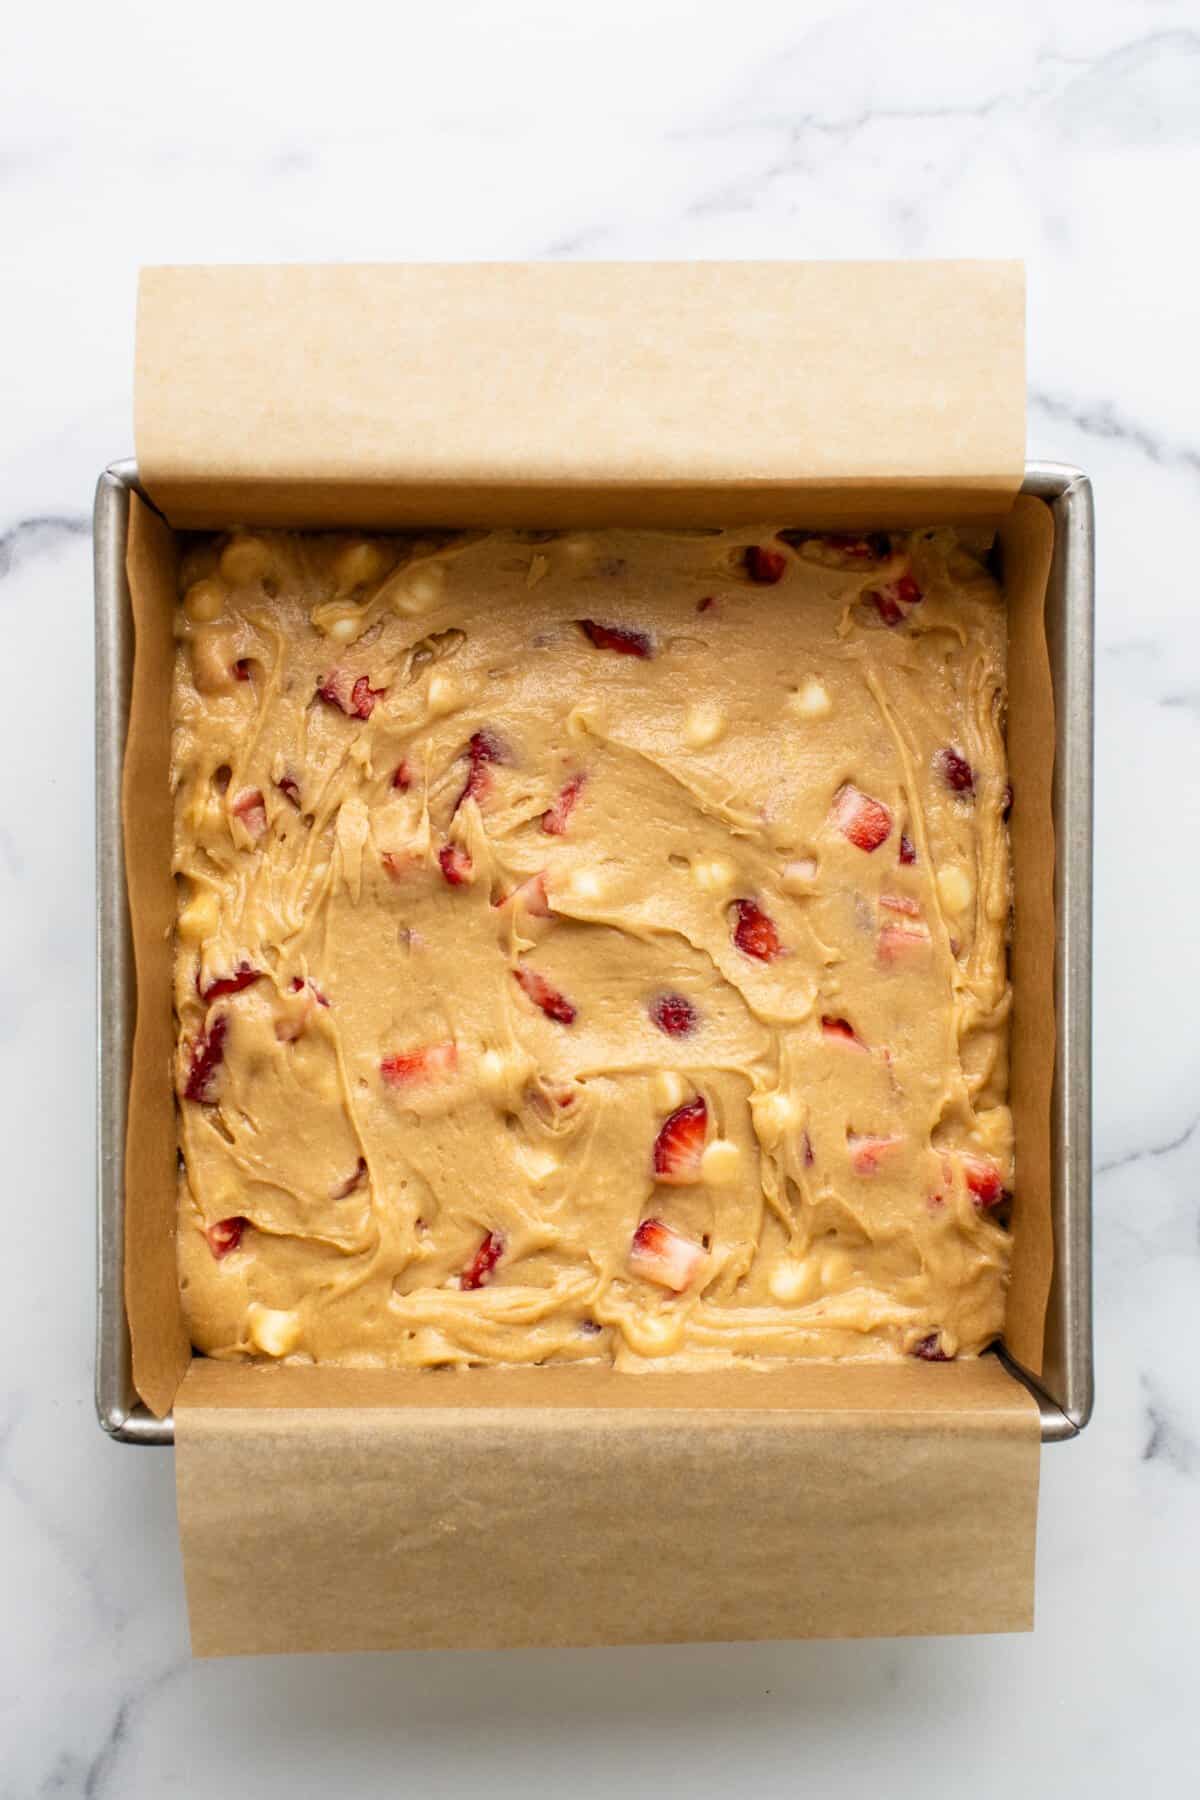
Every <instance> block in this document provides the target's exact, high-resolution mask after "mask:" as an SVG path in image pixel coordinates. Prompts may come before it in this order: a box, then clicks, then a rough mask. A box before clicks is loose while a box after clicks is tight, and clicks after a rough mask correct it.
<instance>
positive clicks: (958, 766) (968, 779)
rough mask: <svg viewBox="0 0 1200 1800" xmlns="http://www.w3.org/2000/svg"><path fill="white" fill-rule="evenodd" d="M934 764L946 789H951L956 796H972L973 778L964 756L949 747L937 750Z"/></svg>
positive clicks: (973, 788) (973, 789)
mask: <svg viewBox="0 0 1200 1800" xmlns="http://www.w3.org/2000/svg"><path fill="white" fill-rule="evenodd" d="M934 762H935V764H936V765H937V769H938V772H939V774H940V775H941V777H942V780H943V781H944V782H945V783H946V786H947V787H950V788H953V789H954V791H955V793H956V794H973V793H974V792H975V776H974V773H973V771H972V769H971V765H970V763H969V762H968V761H967V759H966V757H965V756H960V754H959V752H958V751H957V750H952V749H951V748H950V747H949V745H947V747H946V748H945V749H944V750H939V751H938V753H937V755H936V757H935V758H934Z"/></svg>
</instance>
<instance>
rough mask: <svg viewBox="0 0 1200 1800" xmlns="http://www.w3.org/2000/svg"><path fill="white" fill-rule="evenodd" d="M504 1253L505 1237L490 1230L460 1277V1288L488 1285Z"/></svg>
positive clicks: (469, 1288)
mask: <svg viewBox="0 0 1200 1800" xmlns="http://www.w3.org/2000/svg"><path fill="white" fill-rule="evenodd" d="M503 1255H504V1239H503V1238H502V1237H499V1236H498V1235H497V1233H496V1232H494V1231H489V1232H488V1234H487V1236H486V1237H485V1238H484V1240H483V1242H482V1244H480V1246H479V1248H478V1250H477V1251H476V1252H475V1254H474V1256H473V1257H472V1258H471V1260H470V1262H469V1263H468V1264H467V1266H466V1268H465V1269H464V1270H463V1272H462V1274H461V1275H460V1276H459V1278H458V1285H459V1287H460V1288H466V1289H468V1290H471V1289H474V1288H481V1287H486V1286H487V1284H488V1282H489V1281H490V1280H491V1279H492V1271H493V1269H494V1268H495V1267H496V1264H497V1263H498V1262H499V1261H500V1258H501V1257H502V1256H503Z"/></svg>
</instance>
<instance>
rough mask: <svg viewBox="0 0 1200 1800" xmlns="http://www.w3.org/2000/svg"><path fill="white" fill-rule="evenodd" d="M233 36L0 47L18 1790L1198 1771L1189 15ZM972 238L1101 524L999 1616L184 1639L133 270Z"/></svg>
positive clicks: (782, 1789)
mask: <svg viewBox="0 0 1200 1800" xmlns="http://www.w3.org/2000/svg"><path fill="white" fill-rule="evenodd" d="M268 13H271V14H273V15H275V16H278V9H268V8H254V7H252V6H246V5H245V4H241V5H236V6H235V5H231V4H229V3H228V0H210V4H209V5H207V6H206V7H204V8H203V9H199V10H197V9H194V8H178V7H169V6H167V7H164V6H161V5H159V6H151V5H149V4H139V3H136V0H110V4H109V5H107V6H106V7H104V8H96V7H91V6H86V7H85V6H84V5H82V4H74V5H72V4H62V3H61V0H60V3H59V4H51V5H49V6H46V7H43V8H40V9H38V8H23V9H21V11H20V14H19V17H15V18H14V19H13V20H11V21H10V24H9V28H8V33H7V38H6V52H7V53H6V56H5V59H4V66H3V70H2V71H0V97H2V98H0V241H2V242H3V244H4V248H5V263H6V268H5V277H4V281H3V285H2V286H0V321H2V323H3V326H4V330H3V334H2V338H0V370H2V376H0V393H2V394H3V406H2V408H0V466H2V469H3V480H2V482H0V645H2V656H0V668H2V669H3V671H4V705H3V708H2V709H0V734H2V738H3V746H4V758H3V766H4V768H5V770H6V772H7V784H6V803H5V805H4V807H3V809H2V810H0V892H2V894H3V917H4V918H5V919H6V921H7V927H6V930H5V933H4V936H3V940H2V943H0V1059H2V1060H0V1109H2V1112H3V1119H4V1126H5V1132H4V1142H5V1147H6V1153H7V1155H8V1156H9V1157H11V1159H12V1160H11V1163H10V1165H9V1166H10V1175H11V1177H12V1179H11V1180H10V1182H9V1184H8V1189H7V1193H6V1197H5V1207H4V1212H5V1233H4V1238H5V1258H4V1268H5V1276H4V1296H5V1304H4V1307H3V1310H2V1312H0V1348H2V1354H0V1520H2V1526H0V1594H2V1595H3V1601H2V1602H0V1796H3V1797H4V1800H28V1797H30V1796H35V1795H47V1796H49V1795H55V1796H58V1795H66V1796H86V1797H87V1800H117V1797H120V1800H126V1797H130V1796H132V1797H135V1800H136V1797H139V1796H159V1795H161V1794H165V1793H181V1794H186V1795H188V1796H189V1800H205V1797H206V1796H210V1795H211V1796H214V1797H216V1796H224V1795H226V1794H229V1793H238V1794H241V1793H248V1794H253V1795H254V1796H255V1800H271V1797H273V1796H280V1800H284V1797H286V1800H296V1796H298V1795H310V1794H312V1795H326V1794H350V1793H353V1794H355V1795H356V1796H360V1797H363V1800H370V1797H371V1796H376V1795H378V1796H383V1795H391V1794H393V1793H397V1792H413V1793H419V1794H422V1795H426V1796H430V1797H431V1800H432V1797H434V1796H438V1795H459V1794H465V1793H467V1792H471V1791H475V1790H476V1789H477V1788H479V1787H482V1786H483V1785H484V1784H486V1785H487V1787H488V1789H489V1791H492V1792H495V1793H498V1794H506V1793H511V1794H519V1793H522V1792H526V1791H541V1790H544V1791H558V1792H565V1793H570V1794H571V1795H572V1796H574V1797H575V1800H587V1797H589V1796H593V1795H595V1796H600V1795H607V1794H609V1793H611V1792H612V1791H614V1790H616V1791H622V1790H623V1791H625V1792H628V1793H635V1794H636V1793H644V1792H650V1791H657V1790H658V1788H659V1786H660V1784H669V1785H671V1786H672V1787H675V1788H678V1789H679V1790H680V1791H685V1790H686V1791H688V1792H690V1793H691V1794H694V1795H698V1796H703V1795H709V1794H712V1795H716V1794H722V1795H724V1794H728V1793H756V1794H757V1793H761V1794H785V1793H786V1794H791V1793H794V1792H798V1791H806V1792H807V1791H810V1790H811V1791H814V1792H816V1791H821V1790H822V1789H823V1788H825V1787H827V1786H829V1785H830V1784H832V1783H834V1782H836V1783H837V1786H838V1789H839V1791H845V1792H850V1793H859V1792H861V1793H867V1792H875V1791H884V1792H887V1793H888V1794H889V1795H890V1796H892V1797H893V1800H908V1797H909V1796H912V1797H913V1800H916V1797H917V1796H920V1797H921V1800H928V1797H929V1796H931V1795H941V1794H946V1795H951V1794H954V1795H957V1794H960V1793H969V1794H971V1795H972V1796H974V1797H975V1800H985V1797H991V1796H996V1797H1000V1796H1005V1797H1006V1800H1007V1796H1009V1795H1010V1794H1011V1793H1012V1791H1013V1790H1014V1788H1017V1789H1021V1790H1023V1791H1024V1792H1025V1793H1027V1794H1029V1795H1030V1796H1042V1795H1046V1796H1049V1795H1052V1794H1053V1795H1058V1794H1062V1793H1067V1794H1075V1793H1086V1794H1088V1795H1091V1796H1102V1795H1110V1794H1111V1795H1118V1794H1120V1795H1125V1794H1126V1793H1127V1792H1128V1791H1129V1790H1130V1788H1131V1786H1132V1785H1134V1784H1136V1786H1137V1787H1138V1788H1139V1789H1140V1790H1141V1791H1144V1792H1148V1793H1151V1794H1154V1795H1155V1796H1160V1795H1163V1796H1173V1795H1175V1794H1184V1793H1191V1792H1194V1781H1195V1768H1196V1759H1197V1753H1198V1751H1200V1727H1198V1720H1200V1709H1198V1708H1197V1706H1196V1703H1195V1698H1194V1692H1193V1690H1194V1664H1195V1641H1196V1640H1195V1621H1196V1617H1197V1611H1198V1607H1200V1558H1198V1556H1197V1550H1196V1542H1197V1523H1198V1518H1200V1510H1198V1508H1200V1384H1198V1383H1197V1380H1196V1376H1195V1363H1194V1356H1195V1341H1196V1320H1197V1318H1198V1317H1200V1239H1198V1221H1200V1213H1198V1210H1197V1209H1198V1201H1197V1194H1198V1192H1200V1179H1198V1177H1200V1131H1198V1129H1197V1126H1198V1124H1200V1032H1197V1030H1196V1027H1195V1018H1194V995H1195V993H1196V990H1197V985H1198V982H1200V934H1198V933H1197V931H1196V929H1195V920H1194V917H1193V915H1194V911H1195V906H1196V888H1197V879H1198V878H1200V860H1198V854H1197V844H1198V843H1200V803H1198V801H1197V794H1198V792H1200V785H1198V784H1197V781H1196V778H1195V773H1194V771H1195V768H1196V759H1197V755H1198V753H1200V647H1198V646H1200V633H1198V632H1197V629H1196V618H1197V595H1196V592H1195V578H1194V556H1193V549H1192V536H1193V533H1194V531H1195V516H1196V507H1197V500H1198V497H1200V494H1198V484H1200V436H1198V435H1197V423H1196V420H1197V411H1198V407H1197V402H1198V401H1200V383H1198V381H1197V377H1196V372H1195V371H1196V354H1195V344H1194V331H1195V319H1196V310H1197V274H1198V269H1200V260H1198V252H1197V249H1196V233H1195V230H1194V215H1195V194H1196V189H1197V184H1198V182H1200V109H1198V107H1197V100H1196V96H1197V92H1198V91H1200V5H1197V4H1196V3H1195V0H1192V3H1191V4H1188V3H1184V0H1158V3H1156V4H1145V3H1142V0H1093V4H1091V5H1089V6H1087V7H1083V6H1072V5H1067V6H1062V7H1057V8H1052V7H1047V6H1044V5H1035V4H1031V3H1030V0H1014V3H1013V4H1009V5H1007V6H1005V7H1003V8H1001V7H990V8H979V7H964V6H960V5H956V4H940V3H938V0H911V3H910V4H909V5H907V6H905V7H904V8H896V7H893V6H891V5H888V4H886V3H885V0H878V3H874V4H863V5H856V6H849V5H845V6H838V5H832V4H824V5H819V4H803V3H802V0H742V3H741V4H740V5H739V6H737V7H736V8H729V7H723V6H717V5H716V4H706V3H705V0H608V3H607V4H606V5H604V6H602V7H597V8H594V9H592V10H591V11H589V12H588V13H587V14H586V16H584V14H583V12H582V9H579V8H576V7H572V6H567V5H563V4H562V3H561V0H512V4H510V5H508V6H506V7H503V8H501V7H489V6H487V5H486V4H483V3H482V0H479V3H474V4H472V3H468V0H445V3H444V4H443V5H442V6H441V7H439V8H434V7H426V8H421V9H416V8H412V9H405V8H384V7H380V6H378V5H363V4H361V3H360V0H345V3H344V4H343V5H342V6H341V7H339V8H338V9H336V12H335V13H332V14H331V13H329V12H328V11H327V10H325V9H321V10H318V9H314V8H308V7H304V6H301V7H298V8H296V9H293V12H292V14H291V15H290V16H291V18H292V21H293V23H292V25H291V27H290V28H289V33H288V36H287V39H286V41H283V40H281V38H280V37H279V35H278V32H277V30H276V29H275V28H274V27H273V25H272V24H271V23H270V22H269V20H268V18H267V16H266V15H267V14H268ZM901 19H902V20H903V24H902V25H901V24H900V20H901ZM973 254H982V255H991V254H1005V255H1009V254H1011V255H1021V256H1024V257H1025V258H1026V259H1027V260H1028V265H1029V282H1030V310H1029V381H1030V412H1029V442H1030V454H1031V455H1034V456H1045V457H1053V458H1060V459H1063V460H1067V461H1073V462H1077V463H1080V464H1082V465H1083V467H1084V468H1086V469H1087V470H1089V472H1090V473H1091V475H1092V477H1093V479H1094V482H1095V487H1096V505H1097V514H1098V521H1099V591H1098V652H1099V653H1098V662H1097V723H1098V733H1097V738H1098V743H1097V750H1098V763H1097V802H1098V805H1097V835H1096V868H1097V894H1096V926H1097V937H1096V1003H1097V1005H1096V1151H1097V1165H1096V1185H1095V1197H1096V1218H1097V1260H1096V1284H1097V1303H1098V1338H1099V1354H1098V1375H1097V1379H1098V1394H1099V1401H1098V1408H1097V1413H1096V1418H1095V1421H1094V1423H1093V1424H1092V1425H1091V1427H1090V1428H1089V1430H1088V1431H1087V1432H1086V1434H1085V1435H1084V1437H1083V1438H1082V1439H1081V1440H1080V1441H1078V1442H1077V1443H1074V1444H1071V1445H1066V1446H1063V1447H1058V1448H1054V1449H1052V1450H1050V1451H1048V1452H1047V1453H1046V1455H1045V1457H1044V1464H1043V1499H1042V1511H1041V1532H1040V1543H1039V1574H1038V1624H1037V1629H1036V1631H1035V1633H1034V1634H1033V1636H1032V1637H1025V1638H998V1639H965V1640H932V1641H924V1642H921V1641H917V1642H875V1643H837V1644H767V1645H755V1646H739V1647H691V1648H688V1647H682V1648H679V1649H673V1650H658V1651H652V1650H640V1651H632V1652H630V1651H579V1652H573V1653H570V1654H542V1653H533V1652H529V1653H508V1654H503V1655H494V1654H471V1655H450V1654H435V1655H426V1656H422V1655H415V1654H410V1655H397V1656H385V1657H376V1658H312V1659H295V1660H268V1661H263V1662H258V1663H251V1662H244V1661H234V1662H227V1663H217V1664H193V1663H191V1662H190V1661H189V1658H188V1653H187V1641H186V1626H185V1619H184V1608H183V1596H182V1590H181V1582H180V1573H179V1564H178V1554H177V1547H176V1541H175V1525H174V1511H173V1493H172V1464H171V1456H170V1454H169V1453H168V1452H164V1451H148V1450H146V1451H139V1450H133V1449H128V1448H122V1447H120V1446H116V1445H113V1444H111V1443H110V1442H108V1441H107V1440H106V1439H105V1438H104V1437H103V1436H102V1435H101V1433H100V1431H99V1429H98V1428H97V1426H96V1423H95V1420H94V1416H93V1411H92V1398H91V1381H92V1344H91V1338H92V1326H93V1265H92V1232H93V1182H94V1141H93V1121H92V1109H93V1099H92V1092H93V1078H94V1027H95V1019H94V1007H93V1001H92V988H93V973H94V952H93V930H94V886H93V847H92V796H91V780H92V748H91V733H92V706H91V679H92V651H91V569H90V543H89V528H90V520H89V512H90V505H91V494H92V487H93V484H94V481H95V477H96V475H97V473H98V471H99V470H100V468H101V467H102V466H103V465H104V464H105V463H106V462H108V461H110V460H111V459H113V458H114V457H117V456H120V455H123V454H126V453H128V451H129V450H130V448H131V425H130V359H131V345H132V323H133V319H132V312H133V296H134V280H135V272H136V268H137V266H138V264H139V263H141V262H154V261H206V260H214V261H216V260H258V259H261V260H276V259H279V260H283V259H318V258H353V259H368V258H407V257H411V258H438V257H452V258H459V257H463V258H466V257H512V258H523V257H575V256H586V257H591V256H602V257H613V258H620V257H640V256H666V257H693V256H703V257H720V256H728V257H742V256H766V257H772V256H781V257H782V256H810V257H825V256H851V257H853V256H906V255H925V256H932V255H939V256H945V255H973ZM49 621H53V622H52V623H49V625H48V622H49ZM35 748H36V749H37V750H38V756H37V758H36V759H35V757H34V756H33V754H32V750H33V749H35ZM1189 921H1191V922H1190V923H1189ZM102 1024H103V1022H101V1027H102ZM949 1771H953V1772H954V1773H953V1774H952V1775H951V1774H950V1773H949Z"/></svg>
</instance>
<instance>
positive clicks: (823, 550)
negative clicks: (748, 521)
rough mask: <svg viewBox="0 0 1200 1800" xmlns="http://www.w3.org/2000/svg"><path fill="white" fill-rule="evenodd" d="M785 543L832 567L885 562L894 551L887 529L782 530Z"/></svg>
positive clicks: (781, 535)
mask: <svg viewBox="0 0 1200 1800" xmlns="http://www.w3.org/2000/svg"><path fill="white" fill-rule="evenodd" d="M777 536H779V537H781V538H782V539H783V541H784V543H785V544H791V546H792V547H793V549H797V550H800V551H802V552H803V553H804V554H805V555H807V556H808V557H809V559H810V560H811V561H814V562H823V563H826V564H827V565H829V566H830V567H832V568H851V567H853V566H854V565H855V564H858V563H874V562H886V561H887V559H888V557H889V556H890V555H891V553H892V546H891V540H890V539H889V537H888V534H887V532H886V531H868V532H854V531H780V532H778V533H777Z"/></svg>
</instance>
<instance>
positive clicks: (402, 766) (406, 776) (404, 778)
mask: <svg viewBox="0 0 1200 1800" xmlns="http://www.w3.org/2000/svg"><path fill="white" fill-rule="evenodd" d="M392 786H393V787H394V788H396V789H397V790H398V791H399V792H400V793H402V794H407V792H408V790H409V788H410V787H411V786H412V770H411V769H410V768H409V766H408V764H407V763H406V762H398V763H397V764H396V772H395V774H394V775H393V776H392Z"/></svg>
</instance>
